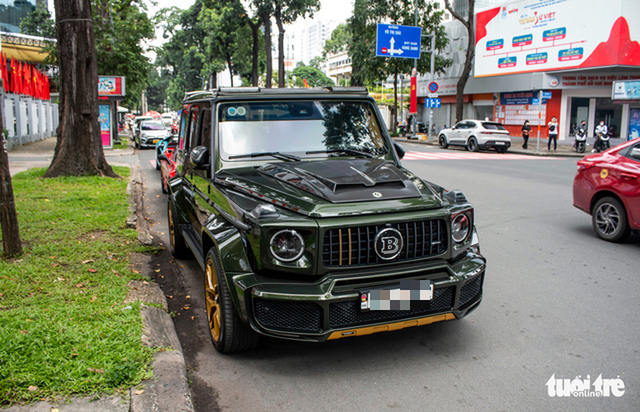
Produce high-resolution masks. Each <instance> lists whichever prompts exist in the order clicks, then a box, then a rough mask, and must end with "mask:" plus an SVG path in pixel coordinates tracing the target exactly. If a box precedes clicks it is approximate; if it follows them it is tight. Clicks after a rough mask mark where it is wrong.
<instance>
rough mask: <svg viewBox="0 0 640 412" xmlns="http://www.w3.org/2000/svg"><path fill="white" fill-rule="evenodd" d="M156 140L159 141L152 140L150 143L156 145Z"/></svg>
mask: <svg viewBox="0 0 640 412" xmlns="http://www.w3.org/2000/svg"><path fill="white" fill-rule="evenodd" d="M158 140H159V139H153V140H152V141H151V143H153V144H156V143H158Z"/></svg>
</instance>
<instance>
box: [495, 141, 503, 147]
mask: <svg viewBox="0 0 640 412" xmlns="http://www.w3.org/2000/svg"><path fill="white" fill-rule="evenodd" d="M496 144H497V145H500V146H502V145H504V142H496Z"/></svg>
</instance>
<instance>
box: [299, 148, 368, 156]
mask: <svg viewBox="0 0 640 412" xmlns="http://www.w3.org/2000/svg"><path fill="white" fill-rule="evenodd" d="M319 153H327V154H329V153H343V154H350V155H355V156H364V157H373V155H372V154H371V153H367V152H362V151H360V150H356V149H329V150H314V151H311V152H307V153H306V154H319Z"/></svg>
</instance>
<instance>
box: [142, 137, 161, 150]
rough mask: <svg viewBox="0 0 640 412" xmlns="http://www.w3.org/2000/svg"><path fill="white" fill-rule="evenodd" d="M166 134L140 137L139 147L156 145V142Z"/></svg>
mask: <svg viewBox="0 0 640 412" xmlns="http://www.w3.org/2000/svg"><path fill="white" fill-rule="evenodd" d="M165 137H167V136H151V137H140V147H156V143H158V142H159V141H160V140H162V139H164V138H165Z"/></svg>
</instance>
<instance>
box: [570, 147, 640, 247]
mask: <svg viewBox="0 0 640 412" xmlns="http://www.w3.org/2000/svg"><path fill="white" fill-rule="evenodd" d="M573 205H574V206H575V207H577V208H578V209H581V210H583V211H585V212H587V213H589V214H590V215H591V220H592V222H593V229H594V230H595V231H596V233H597V234H598V236H600V237H601V238H602V239H604V240H608V241H611V242H618V241H621V240H623V239H624V238H626V237H627V236H628V235H629V234H630V233H631V231H632V230H634V231H640V138H638V139H634V140H631V141H629V142H627V143H624V144H621V145H619V146H616V147H614V148H611V149H609V150H607V151H605V152H603V153H597V154H592V155H589V156H586V157H585V158H584V159H582V160H580V161H579V162H578V173H577V174H576V177H575V179H574V180H573Z"/></svg>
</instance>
